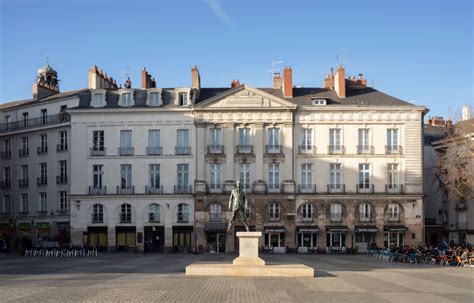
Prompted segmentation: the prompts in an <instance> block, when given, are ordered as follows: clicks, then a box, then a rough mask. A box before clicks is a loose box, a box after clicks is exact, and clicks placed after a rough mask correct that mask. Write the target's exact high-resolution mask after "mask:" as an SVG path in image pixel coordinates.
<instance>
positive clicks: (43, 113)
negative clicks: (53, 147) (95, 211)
mask: <svg viewBox="0 0 474 303" xmlns="http://www.w3.org/2000/svg"><path fill="white" fill-rule="evenodd" d="M41 124H43V125H45V124H48V110H47V109H46V108H44V109H42V110H41Z"/></svg>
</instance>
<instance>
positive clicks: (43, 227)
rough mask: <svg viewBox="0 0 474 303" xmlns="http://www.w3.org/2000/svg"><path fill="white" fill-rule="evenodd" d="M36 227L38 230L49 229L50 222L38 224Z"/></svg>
mask: <svg viewBox="0 0 474 303" xmlns="http://www.w3.org/2000/svg"><path fill="white" fill-rule="evenodd" d="M36 227H37V228H38V229H49V223H48V222H41V223H36Z"/></svg>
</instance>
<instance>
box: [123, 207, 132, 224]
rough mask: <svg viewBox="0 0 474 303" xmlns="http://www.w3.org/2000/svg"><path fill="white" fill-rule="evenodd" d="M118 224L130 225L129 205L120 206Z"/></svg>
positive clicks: (130, 213) (130, 208) (130, 209)
mask: <svg viewBox="0 0 474 303" xmlns="http://www.w3.org/2000/svg"><path fill="white" fill-rule="evenodd" d="M120 223H132V206H131V205H130V204H122V206H120Z"/></svg>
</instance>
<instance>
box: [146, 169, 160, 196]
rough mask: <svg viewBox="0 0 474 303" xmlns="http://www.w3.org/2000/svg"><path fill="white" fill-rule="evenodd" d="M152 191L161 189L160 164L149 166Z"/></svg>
mask: <svg viewBox="0 0 474 303" xmlns="http://www.w3.org/2000/svg"><path fill="white" fill-rule="evenodd" d="M148 172H149V178H150V189H152V190H157V189H159V188H160V164H150V165H149V166H148Z"/></svg>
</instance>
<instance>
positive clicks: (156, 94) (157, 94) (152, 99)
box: [146, 90, 163, 106]
mask: <svg viewBox="0 0 474 303" xmlns="http://www.w3.org/2000/svg"><path fill="white" fill-rule="evenodd" d="M146 104H147V105H148V106H161V105H162V104H163V103H162V102H161V90H156V91H155V90H153V91H148V97H147V100H146Z"/></svg>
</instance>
